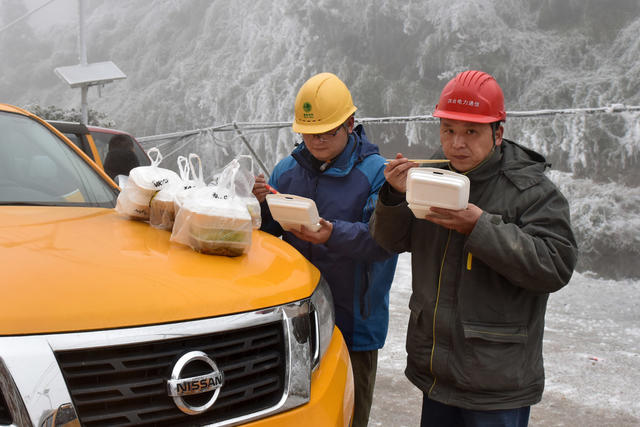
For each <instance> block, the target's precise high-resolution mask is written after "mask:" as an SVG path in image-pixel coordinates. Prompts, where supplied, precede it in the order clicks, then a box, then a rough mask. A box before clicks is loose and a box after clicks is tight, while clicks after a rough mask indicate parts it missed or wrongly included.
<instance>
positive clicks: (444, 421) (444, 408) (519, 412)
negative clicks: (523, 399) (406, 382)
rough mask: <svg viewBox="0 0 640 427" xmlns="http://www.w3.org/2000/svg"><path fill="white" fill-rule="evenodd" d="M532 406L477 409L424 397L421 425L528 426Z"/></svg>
mask: <svg viewBox="0 0 640 427" xmlns="http://www.w3.org/2000/svg"><path fill="white" fill-rule="evenodd" d="M530 409H531V407H530V406H524V407H522V408H517V409H499V410H492V411H476V410H471V409H462V408H457V407H455V406H449V405H445V404H444V403H440V402H436V401H435V400H431V399H429V398H428V397H427V395H426V394H425V395H424V397H423V398H422V419H421V420H420V427H527V425H528V424H529V411H530Z"/></svg>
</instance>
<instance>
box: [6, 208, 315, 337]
mask: <svg viewBox="0 0 640 427" xmlns="http://www.w3.org/2000/svg"><path fill="white" fill-rule="evenodd" d="M170 236H171V233H170V232H168V231H164V230H158V229H155V228H153V227H151V226H150V225H149V224H147V223H143V222H136V221H129V220H126V219H123V218H121V217H119V216H118V215H117V214H116V212H115V210H113V209H101V208H70V207H33V206H28V207H21V206H3V207H0V260H2V261H1V269H2V274H1V275H0V277H2V279H0V291H1V293H2V298H1V301H2V310H0V335H25V334H35V333H38V334H42V333H56V332H68V331H87V330H102V329H111V328H122V327H131V326H142V325H150V324H159V323H167V322H177V321H184V320H193V319H202V318H208V317H214V316H221V315H226V314H232V313H240V312H244V311H252V310H256V309H260V308H266V307H271V306H274V305H279V304H283V303H287V302H291V301H295V300H299V299H302V298H306V297H309V296H310V295H311V293H312V292H313V290H314V289H315V286H316V285H317V283H318V280H319V278H320V273H319V272H318V270H317V269H316V268H315V267H313V266H312V265H311V264H310V263H309V262H308V261H306V260H305V259H304V257H302V256H301V255H300V254H299V253H298V252H297V251H296V250H295V249H293V248H292V247H291V246H289V245H288V244H286V243H285V242H283V241H282V240H280V239H277V238H275V237H273V236H271V235H268V234H266V233H263V232H260V231H254V232H253V236H252V243H251V249H250V251H249V252H248V253H247V254H245V255H242V256H239V257H236V258H228V257H223V256H213V255H203V254H199V253H197V252H195V251H194V250H192V249H191V248H190V247H188V246H184V245H181V244H177V243H173V242H170V241H169V238H170Z"/></svg>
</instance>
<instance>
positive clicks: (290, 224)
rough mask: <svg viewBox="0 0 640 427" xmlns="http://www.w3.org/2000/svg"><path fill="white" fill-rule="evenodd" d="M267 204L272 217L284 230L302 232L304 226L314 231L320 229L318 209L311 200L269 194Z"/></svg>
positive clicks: (280, 194) (290, 195)
mask: <svg viewBox="0 0 640 427" xmlns="http://www.w3.org/2000/svg"><path fill="white" fill-rule="evenodd" d="M267 204H268V205H269V210H270V211H271V216H272V217H273V219H275V220H276V221H278V222H279V223H280V225H281V226H282V228H283V229H284V230H287V231H290V230H296V231H300V228H301V226H302V225H304V226H305V227H306V228H308V229H309V230H312V231H318V229H319V228H320V216H319V215H318V208H317V207H316V203H315V202H314V201H313V200H311V199H308V198H306V197H301V196H295V195H293V194H282V193H278V194H267Z"/></svg>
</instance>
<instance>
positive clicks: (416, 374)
mask: <svg viewBox="0 0 640 427" xmlns="http://www.w3.org/2000/svg"><path fill="white" fill-rule="evenodd" d="M547 166H548V164H547V163H546V162H545V160H544V158H543V157H542V156H541V155H540V154H538V153H536V152H534V151H531V150H528V149H526V148H524V147H521V146H519V145H517V144H515V143H513V142H511V141H508V140H503V143H502V145H501V146H499V147H496V150H495V151H494V152H493V153H492V154H491V155H490V156H489V158H488V159H487V160H486V161H485V162H484V163H483V164H482V165H481V166H479V167H477V168H475V169H474V170H472V171H470V172H468V173H467V176H468V178H469V179H470V181H471V188H470V195H469V202H471V203H473V204H475V205H477V206H479V207H480V208H482V210H483V211H484V212H483V214H482V216H481V217H480V219H479V220H478V223H477V224H476V226H475V228H474V229H473V231H472V232H471V233H470V234H469V235H468V236H465V235H463V234H460V233H457V232H455V231H450V230H447V229H445V228H443V227H440V226H437V225H435V224H433V223H431V222H429V221H426V220H422V219H416V218H415V217H414V216H413V213H412V212H411V211H410V210H409V208H408V207H407V203H406V201H405V199H404V194H401V193H397V192H395V191H394V190H392V189H391V187H390V186H389V184H388V183H387V184H385V185H384V186H383V187H382V189H381V190H380V194H379V198H378V202H377V205H376V210H375V212H374V215H373V216H372V218H371V222H370V231H371V233H372V235H373V237H374V239H375V240H376V241H377V242H378V243H379V244H380V245H381V246H382V247H384V248H386V249H388V250H391V251H394V252H405V251H410V252H411V253H412V276H413V279H412V287H413V293H412V295H411V298H410V301H409V308H410V310H411V315H410V320H409V327H408V331H407V353H408V357H407V368H406V371H405V373H406V375H407V377H408V378H409V380H410V381H411V382H413V383H414V384H415V385H416V386H417V387H419V388H420V389H421V390H422V391H423V392H425V393H427V394H428V395H429V398H431V399H433V400H436V401H439V402H442V403H445V404H448V405H453V406H458V407H462V408H468V409H481V410H490V409H511V408H518V407H522V406H527V405H532V404H535V403H537V402H539V401H540V399H541V397H542V391H543V388H544V369H543V363H542V335H543V332H544V315H545V310H546V305H547V299H548V294H549V293H550V292H554V291H557V290H558V289H560V288H562V287H563V286H564V285H566V284H567V282H568V281H569V279H570V278H571V275H572V273H573V269H574V267H575V264H576V259H577V246H576V242H575V238H574V236H573V232H572V230H571V224H570V219H569V206H568V203H567V201H566V199H565V198H564V196H563V195H562V194H561V193H560V191H559V190H558V189H557V188H556V186H555V185H554V184H553V183H552V182H551V181H549V180H548V179H547V178H546V176H545V175H544V170H545V168H546V167H547Z"/></svg>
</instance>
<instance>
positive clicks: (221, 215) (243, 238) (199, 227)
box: [171, 186, 252, 257]
mask: <svg viewBox="0 0 640 427" xmlns="http://www.w3.org/2000/svg"><path fill="white" fill-rule="evenodd" d="M251 233H252V226H251V216H250V215H249V212H248V211H247V208H246V204H245V203H244V202H243V201H242V200H241V199H240V198H238V197H233V196H232V195H231V192H230V191H229V190H228V189H226V188H222V187H219V186H207V187H203V188H196V189H195V190H193V191H192V192H191V193H190V195H189V197H188V198H187V199H186V200H185V201H184V203H183V204H182V206H181V207H180V210H179V211H178V214H177V215H176V220H175V223H174V226H173V232H172V233H171V241H173V242H178V243H182V244H185V245H188V246H190V247H191V248H193V249H194V250H196V251H198V252H201V253H204V254H210V255H224V256H231V257H233V256H238V255H242V254H243V253H245V252H247V251H248V250H249V246H250V245H251Z"/></svg>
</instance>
